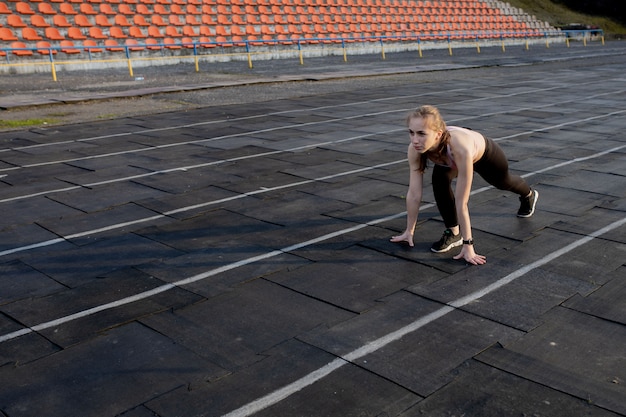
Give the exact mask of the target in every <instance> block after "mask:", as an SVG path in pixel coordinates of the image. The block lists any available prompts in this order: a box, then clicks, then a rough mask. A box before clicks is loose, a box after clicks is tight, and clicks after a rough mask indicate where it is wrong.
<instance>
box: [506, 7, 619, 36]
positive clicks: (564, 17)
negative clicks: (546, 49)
mask: <svg viewBox="0 0 626 417" xmlns="http://www.w3.org/2000/svg"><path fill="white" fill-rule="evenodd" d="M504 1H505V2H507V3H509V4H510V5H511V6H513V7H519V8H521V9H523V10H524V11H525V12H526V13H528V14H530V15H534V16H536V17H537V19H539V20H543V21H546V22H548V23H550V24H551V25H552V26H556V27H558V26H563V25H567V24H569V23H581V24H584V25H594V26H598V27H599V28H600V29H602V30H603V31H604V34H605V35H606V36H615V35H626V26H624V25H622V24H620V23H618V22H617V21H615V20H611V19H609V18H608V17H605V16H594V15H589V14H584V13H578V12H576V11H573V10H571V9H568V8H567V7H565V6H564V5H562V4H558V3H554V2H552V1H550V0H504ZM620 1H624V0H620Z"/></svg>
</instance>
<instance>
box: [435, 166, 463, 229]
mask: <svg viewBox="0 0 626 417" xmlns="http://www.w3.org/2000/svg"><path fill="white" fill-rule="evenodd" d="M456 176H457V171H456V170H453V169H452V168H448V167H443V166H441V165H435V166H434V168H433V192H434V194H435V201H436V202H437V208H438V209H439V214H441V217H443V222H444V224H445V225H446V227H447V228H451V227H454V226H458V224H459V221H458V220H457V217H456V205H455V201H454V193H453V192H452V180H453V179H454V178H456Z"/></svg>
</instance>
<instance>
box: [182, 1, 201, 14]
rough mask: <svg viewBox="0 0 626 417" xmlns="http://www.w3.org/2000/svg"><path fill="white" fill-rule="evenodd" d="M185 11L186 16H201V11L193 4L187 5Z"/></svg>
mask: <svg viewBox="0 0 626 417" xmlns="http://www.w3.org/2000/svg"><path fill="white" fill-rule="evenodd" d="M185 9H186V10H187V13H186V14H187V15H190V14H194V15H201V14H202V11H201V10H200V9H198V7H197V6H195V5H193V4H188V5H187V7H186V8H185Z"/></svg>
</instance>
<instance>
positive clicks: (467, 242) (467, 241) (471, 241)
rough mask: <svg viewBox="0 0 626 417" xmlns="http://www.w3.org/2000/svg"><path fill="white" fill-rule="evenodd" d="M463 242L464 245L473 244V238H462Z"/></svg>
mask: <svg viewBox="0 0 626 417" xmlns="http://www.w3.org/2000/svg"><path fill="white" fill-rule="evenodd" d="M463 244H464V245H473V244H474V239H468V240H465V239H463Z"/></svg>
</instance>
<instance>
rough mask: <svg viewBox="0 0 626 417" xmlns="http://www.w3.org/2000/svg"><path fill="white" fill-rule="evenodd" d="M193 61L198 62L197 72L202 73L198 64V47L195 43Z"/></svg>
mask: <svg viewBox="0 0 626 417" xmlns="http://www.w3.org/2000/svg"><path fill="white" fill-rule="evenodd" d="M193 59H194V61H195V62H196V72H200V65H199V63H198V45H196V43H195V42H194V43H193Z"/></svg>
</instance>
